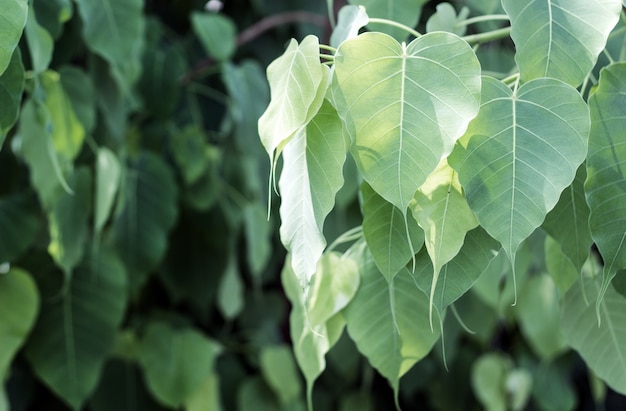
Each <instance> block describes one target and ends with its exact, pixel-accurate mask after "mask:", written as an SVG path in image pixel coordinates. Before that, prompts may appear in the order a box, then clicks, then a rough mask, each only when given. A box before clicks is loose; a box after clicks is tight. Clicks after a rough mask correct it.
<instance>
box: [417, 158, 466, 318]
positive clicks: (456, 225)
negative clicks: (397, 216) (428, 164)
mask: <svg viewBox="0 0 626 411" xmlns="http://www.w3.org/2000/svg"><path fill="white" fill-rule="evenodd" d="M410 207H411V211H412V212H413V216H414V217H415V220H416V221H417V223H418V224H419V225H420V227H422V228H423V229H424V243H425V244H426V249H427V250H428V255H430V259H431V261H432V263H433V283H432V286H431V290H430V309H431V313H430V317H431V320H432V305H433V298H434V296H435V288H436V285H437V279H438V278H439V272H440V271H441V267H443V266H444V265H445V264H446V263H448V261H450V260H452V258H454V256H455V255H457V254H458V252H459V250H460V249H461V247H462V246H463V242H464V241H465V234H467V232H468V231H470V230H471V229H473V228H475V227H476V226H478V221H477V220H476V217H475V216H474V214H473V213H472V210H471V209H470V208H469V205H468V204H467V200H466V199H465V195H464V194H463V187H461V183H460V182H459V177H458V174H457V173H456V171H454V169H452V168H451V167H450V166H449V165H448V162H447V161H446V159H443V160H441V163H439V166H437V168H436V169H435V171H434V172H433V173H432V174H431V175H430V176H429V177H428V178H427V179H426V182H425V183H424V184H423V185H422V186H421V187H420V188H419V189H418V190H417V192H416V193H415V197H414V198H413V201H412V202H411V204H410Z"/></svg>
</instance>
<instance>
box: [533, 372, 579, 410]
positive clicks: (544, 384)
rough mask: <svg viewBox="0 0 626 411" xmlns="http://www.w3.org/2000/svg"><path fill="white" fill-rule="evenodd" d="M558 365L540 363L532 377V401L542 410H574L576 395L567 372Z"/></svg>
mask: <svg viewBox="0 0 626 411" xmlns="http://www.w3.org/2000/svg"><path fill="white" fill-rule="evenodd" d="M563 368H564V367H559V364H558V363H555V362H551V363H545V362H542V363H541V364H539V366H538V367H537V369H536V370H535V373H534V375H533V382H534V383H533V394H532V395H533V400H535V402H536V403H537V405H538V406H539V408H540V409H542V410H546V411H549V410H563V411H571V410H574V409H576V400H577V395H576V391H574V387H573V384H572V382H571V381H570V376H569V372H568V370H565V369H563Z"/></svg>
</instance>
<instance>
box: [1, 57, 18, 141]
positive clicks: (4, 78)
mask: <svg viewBox="0 0 626 411" xmlns="http://www.w3.org/2000/svg"><path fill="white" fill-rule="evenodd" d="M23 91H24V66H23V65H22V55H21V54H20V52H19V49H16V50H15V53H13V56H12V57H11V60H10V61H9V64H8V66H7V67H6V70H5V71H4V72H3V73H2V75H0V101H2V105H0V150H2V145H3V144H4V139H5V137H6V135H7V133H8V132H9V130H10V129H11V128H12V127H13V125H14V124H15V122H16V121H17V117H18V115H19V113H20V106H21V102H22V92H23Z"/></svg>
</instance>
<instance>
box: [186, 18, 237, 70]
mask: <svg viewBox="0 0 626 411" xmlns="http://www.w3.org/2000/svg"><path fill="white" fill-rule="evenodd" d="M191 26H192V27H193V31H194V33H196V36H198V38H199V39H200V42H201V43H202V47H204V50H205V51H206V52H207V53H208V54H209V55H210V56H212V57H214V58H215V59H216V60H219V61H224V60H228V59H229V58H230V57H231V56H232V54H233V53H234V51H235V37H236V34H237V28H236V27H235V24H234V23H233V22H232V20H230V19H229V18H227V17H225V16H223V15H221V14H214V13H199V12H194V13H192V14H191Z"/></svg>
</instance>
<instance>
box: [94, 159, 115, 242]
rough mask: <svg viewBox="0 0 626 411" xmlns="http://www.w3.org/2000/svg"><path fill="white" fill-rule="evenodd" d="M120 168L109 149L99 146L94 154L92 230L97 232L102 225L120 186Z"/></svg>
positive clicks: (107, 216)
mask: <svg viewBox="0 0 626 411" xmlns="http://www.w3.org/2000/svg"><path fill="white" fill-rule="evenodd" d="M121 174H122V168H121V165H120V162H119V160H118V159H117V157H116V156H115V153H113V152H112V151H111V150H109V149H108V148H106V147H100V148H99V149H98V153H97V155H96V198H95V203H94V219H93V225H94V232H95V233H99V232H100V231H101V230H102V228H103V227H104V225H105V223H106V221H107V219H108V218H109V215H110V213H111V208H112V207H113V200H115V196H116V194H117V190H118V189H119V186H120V178H121Z"/></svg>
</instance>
